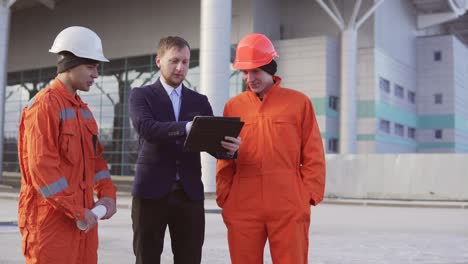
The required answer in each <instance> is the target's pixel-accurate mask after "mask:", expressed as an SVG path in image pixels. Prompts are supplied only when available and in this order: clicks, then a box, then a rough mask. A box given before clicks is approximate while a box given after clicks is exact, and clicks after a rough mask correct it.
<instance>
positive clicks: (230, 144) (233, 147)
mask: <svg viewBox="0 0 468 264" xmlns="http://www.w3.org/2000/svg"><path fill="white" fill-rule="evenodd" d="M240 144H241V138H240V137H237V138H234V137H228V136H226V137H224V140H223V141H221V146H223V148H225V149H227V150H228V151H227V154H229V155H231V156H233V155H234V154H235V153H236V151H237V150H238V149H239V146H240Z"/></svg>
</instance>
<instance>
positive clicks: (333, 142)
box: [328, 138, 338, 153]
mask: <svg viewBox="0 0 468 264" xmlns="http://www.w3.org/2000/svg"><path fill="white" fill-rule="evenodd" d="M328 152H330V153H338V139H337V138H329V139H328Z"/></svg>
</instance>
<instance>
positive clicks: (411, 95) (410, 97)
mask: <svg viewBox="0 0 468 264" xmlns="http://www.w3.org/2000/svg"><path fill="white" fill-rule="evenodd" d="M408 101H409V102H410V103H412V104H414V103H415V102H416V93H415V92H413V91H408Z"/></svg>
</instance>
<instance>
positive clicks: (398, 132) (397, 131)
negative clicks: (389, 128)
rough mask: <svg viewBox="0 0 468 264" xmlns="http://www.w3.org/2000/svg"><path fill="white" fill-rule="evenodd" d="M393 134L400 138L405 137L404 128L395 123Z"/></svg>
mask: <svg viewBox="0 0 468 264" xmlns="http://www.w3.org/2000/svg"><path fill="white" fill-rule="evenodd" d="M395 134H396V135H398V136H400V137H403V136H405V127H404V126H403V125H402V124H398V123H395Z"/></svg>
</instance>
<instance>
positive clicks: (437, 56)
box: [434, 50, 442, 61]
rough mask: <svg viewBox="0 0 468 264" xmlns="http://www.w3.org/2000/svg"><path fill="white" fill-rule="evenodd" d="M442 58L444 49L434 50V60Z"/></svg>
mask: <svg viewBox="0 0 468 264" xmlns="http://www.w3.org/2000/svg"><path fill="white" fill-rule="evenodd" d="M441 60H442V51H440V50H436V51H434V61H441Z"/></svg>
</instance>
